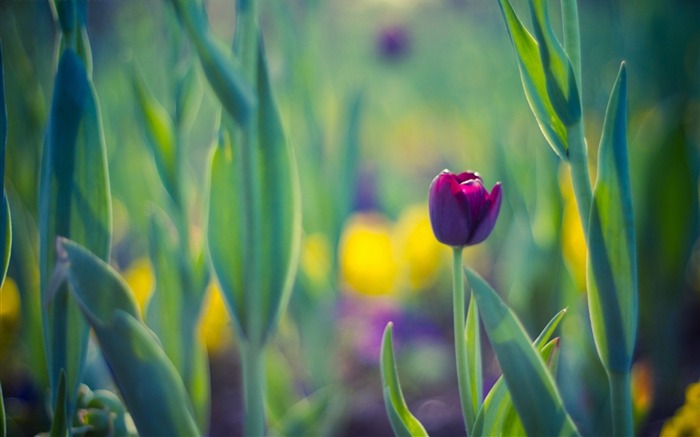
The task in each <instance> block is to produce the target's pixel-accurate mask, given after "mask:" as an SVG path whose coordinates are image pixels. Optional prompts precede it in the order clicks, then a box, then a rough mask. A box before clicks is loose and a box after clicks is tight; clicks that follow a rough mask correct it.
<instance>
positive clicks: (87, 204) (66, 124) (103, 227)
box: [39, 49, 112, 414]
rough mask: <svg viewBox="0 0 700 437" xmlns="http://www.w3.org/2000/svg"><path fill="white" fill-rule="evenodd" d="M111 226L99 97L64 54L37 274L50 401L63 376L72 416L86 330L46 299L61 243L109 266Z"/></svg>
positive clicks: (71, 55)
mask: <svg viewBox="0 0 700 437" xmlns="http://www.w3.org/2000/svg"><path fill="white" fill-rule="evenodd" d="M111 220H112V218H111V200H110V190H109V177H108V173H107V158H106V151H105V142H104V135H103V132H102V123H101V121H100V112H99V107H98V102H97V97H96V95H95V91H94V89H93V86H92V83H91V82H90V80H89V78H88V76H87V72H86V70H85V66H84V64H83V62H82V61H81V60H80V58H79V57H78V55H77V54H76V53H75V52H74V51H73V50H71V49H65V50H64V51H63V53H62V55H61V58H60V60H59V63H58V70H57V73H56V78H55V84H54V94H53V97H52V102H51V110H50V114H49V120H48V125H47V132H46V135H45V141H44V149H43V154H42V164H41V180H40V187H39V272H40V282H41V293H42V302H43V303H44V311H43V322H44V323H43V326H44V332H45V335H44V338H45V344H46V348H47V359H48V361H49V377H50V380H51V387H52V393H53V394H54V395H55V393H56V389H57V384H58V376H59V374H60V371H61V369H65V372H66V393H67V397H68V410H69V414H70V413H71V412H72V410H73V403H74V398H75V396H76V394H77V390H78V384H79V382H80V379H81V373H82V367H83V363H84V356H85V350H86V346H87V341H88V326H87V324H86V323H85V321H84V319H83V317H82V316H81V315H80V312H79V310H78V308H77V306H76V305H75V303H74V302H73V298H72V297H71V295H70V294H69V293H67V292H65V290H63V291H62V292H57V291H56V290H53V291H51V292H49V277H50V275H51V273H52V271H53V269H54V264H55V242H56V237H57V236H62V237H67V238H71V239H72V240H74V241H76V242H79V243H81V244H84V245H85V246H86V247H87V248H88V249H89V250H90V251H92V252H93V253H95V254H96V255H97V256H98V257H100V258H101V259H103V260H106V259H107V258H108V256H109V250H110V240H111V228H112V223H111ZM53 401H55V399H54V400H53Z"/></svg>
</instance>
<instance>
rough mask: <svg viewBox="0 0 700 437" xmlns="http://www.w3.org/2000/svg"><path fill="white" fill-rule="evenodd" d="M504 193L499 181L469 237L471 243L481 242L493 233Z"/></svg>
mask: <svg viewBox="0 0 700 437" xmlns="http://www.w3.org/2000/svg"><path fill="white" fill-rule="evenodd" d="M502 193H503V190H502V188H501V183H500V182H498V183H496V185H494V187H493V189H492V190H491V194H490V195H489V196H488V198H487V199H486V203H485V205H484V207H483V209H482V214H483V215H482V217H480V220H479V222H478V224H477V225H476V228H475V229H474V231H473V232H472V235H471V237H470V238H469V244H477V243H481V242H482V241H484V240H485V239H486V237H488V236H489V234H491V231H492V230H493V228H494V226H496V219H497V218H498V213H499V212H500V210H501V200H502V198H503V196H502Z"/></svg>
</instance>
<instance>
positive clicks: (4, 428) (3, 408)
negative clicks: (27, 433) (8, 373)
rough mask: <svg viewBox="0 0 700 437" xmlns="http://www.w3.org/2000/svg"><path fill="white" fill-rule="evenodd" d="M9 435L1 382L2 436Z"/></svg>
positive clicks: (0, 429)
mask: <svg viewBox="0 0 700 437" xmlns="http://www.w3.org/2000/svg"><path fill="white" fill-rule="evenodd" d="M6 435H7V423H6V418H5V397H4V396H3V395H2V384H0V437H5V436H6Z"/></svg>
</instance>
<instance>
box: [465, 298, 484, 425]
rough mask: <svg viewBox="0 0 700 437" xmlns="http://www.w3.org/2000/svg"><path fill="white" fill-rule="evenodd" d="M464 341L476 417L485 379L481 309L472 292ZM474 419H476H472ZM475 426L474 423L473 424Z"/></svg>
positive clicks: (474, 416)
mask: <svg viewBox="0 0 700 437" xmlns="http://www.w3.org/2000/svg"><path fill="white" fill-rule="evenodd" d="M464 341H466V343H467V347H466V351H467V362H468V363H469V366H468V368H467V369H468V373H467V378H468V379H469V384H468V387H469V388H470V389H471V390H470V391H471V393H469V399H470V401H469V403H470V404H471V405H470V406H469V408H470V409H471V411H472V413H471V414H472V416H471V417H472V418H476V416H477V413H478V412H479V409H480V408H481V404H482V403H483V396H484V394H483V390H484V388H483V380H482V369H481V367H482V363H481V335H480V329H479V310H478V309H477V307H476V300H475V299H474V294H473V293H472V294H471V296H470V297H469V308H468V310H467V320H466V324H465V327H464ZM472 420H474V419H472ZM472 426H473V425H472Z"/></svg>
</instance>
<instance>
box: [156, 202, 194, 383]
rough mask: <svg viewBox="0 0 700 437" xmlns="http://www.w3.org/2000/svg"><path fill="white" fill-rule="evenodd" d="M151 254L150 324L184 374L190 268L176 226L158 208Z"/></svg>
mask: <svg viewBox="0 0 700 437" xmlns="http://www.w3.org/2000/svg"><path fill="white" fill-rule="evenodd" d="M149 253H150V258H151V265H152V266H153V274H154V277H155V290H154V292H153V295H152V297H151V300H150V301H149V303H148V309H147V311H146V321H147V323H148V326H149V327H150V328H151V329H153V331H154V332H155V333H156V335H158V338H159V339H160V340H161V343H162V345H163V350H164V351H165V353H166V354H167V355H168V358H170V361H172V363H173V364H174V365H175V368H176V369H178V371H179V372H180V374H181V375H182V371H183V364H184V361H185V353H186V352H185V351H186V350H187V351H188V352H187V353H189V351H191V350H190V348H188V347H187V345H185V344H184V343H183V337H184V334H185V333H184V331H185V330H186V328H185V326H183V321H184V317H183V307H184V299H183V292H184V290H183V289H184V288H185V287H186V286H188V285H189V284H188V277H187V273H186V272H187V269H188V266H187V264H186V262H183V261H185V260H184V259H183V256H182V253H181V251H180V242H179V237H178V235H177V231H176V230H175V227H174V225H173V224H172V223H171V222H170V220H169V219H168V217H167V216H166V214H165V213H164V212H163V211H161V210H160V209H158V208H154V211H153V213H152V214H151V222H150V226H149Z"/></svg>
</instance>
